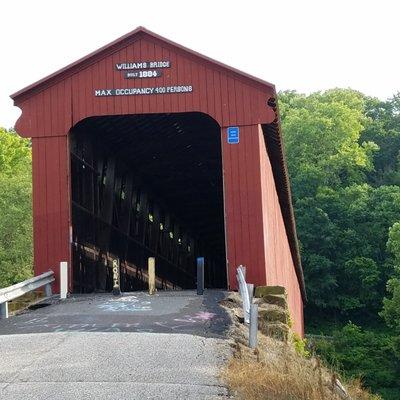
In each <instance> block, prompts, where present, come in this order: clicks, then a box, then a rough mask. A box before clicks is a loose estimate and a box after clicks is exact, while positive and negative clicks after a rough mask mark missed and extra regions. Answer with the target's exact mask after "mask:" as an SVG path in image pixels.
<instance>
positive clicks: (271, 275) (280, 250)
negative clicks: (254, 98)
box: [258, 126, 304, 335]
mask: <svg viewBox="0 0 400 400" xmlns="http://www.w3.org/2000/svg"><path fill="white" fill-rule="evenodd" d="M258 141H259V143H260V158H261V187H262V208H263V212H262V216H263V224H262V226H263V233H264V246H263V247H264V249H265V261H264V262H265V269H266V273H267V276H266V282H267V284H268V285H279V286H284V287H285V288H286V290H287V292H288V303H289V309H290V312H291V315H292V316H296V317H295V318H294V330H295V331H296V332H298V333H300V334H301V335H303V329H304V326H303V318H302V315H303V314H302V313H303V301H302V297H301V291H300V286H299V282H298V279H297V275H296V272H295V267H294V264H293V259H292V255H291V253H290V248H289V242H288V238H287V235H286V230H285V225H284V222H283V217H282V212H281V208H280V205H279V200H278V195H277V191H276V185H275V181H274V177H273V173H272V166H271V163H270V160H269V157H268V153H267V149H266V145H265V140H264V135H263V132H262V129H261V126H260V127H259V129H258Z"/></svg>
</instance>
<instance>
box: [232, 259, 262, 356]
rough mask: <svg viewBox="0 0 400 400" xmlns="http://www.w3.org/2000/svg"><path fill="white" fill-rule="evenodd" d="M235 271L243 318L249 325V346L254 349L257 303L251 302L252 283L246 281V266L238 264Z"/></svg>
mask: <svg viewBox="0 0 400 400" xmlns="http://www.w3.org/2000/svg"><path fill="white" fill-rule="evenodd" d="M236 271H237V275H236V277H237V280H238V284H239V293H240V297H241V298H242V303H243V318H244V322H245V323H246V324H248V325H249V347H250V348H252V349H255V348H256V347H257V332H258V305H257V304H254V303H253V292H254V285H253V284H252V283H247V282H246V268H245V267H244V266H243V265H239V267H237V270H236Z"/></svg>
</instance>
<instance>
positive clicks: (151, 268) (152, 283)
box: [147, 257, 156, 294]
mask: <svg viewBox="0 0 400 400" xmlns="http://www.w3.org/2000/svg"><path fill="white" fill-rule="evenodd" d="M147 270H148V271H147V272H148V273H149V294H154V293H155V292H156V259H155V258H154V257H149V258H148V260H147Z"/></svg>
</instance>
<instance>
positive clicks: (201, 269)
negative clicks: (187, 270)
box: [197, 257, 204, 296]
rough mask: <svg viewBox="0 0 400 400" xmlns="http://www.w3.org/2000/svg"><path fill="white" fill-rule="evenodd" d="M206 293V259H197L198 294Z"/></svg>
mask: <svg viewBox="0 0 400 400" xmlns="http://www.w3.org/2000/svg"><path fill="white" fill-rule="evenodd" d="M203 293H204V257H197V294H198V295H200V296H201V295H202V294H203Z"/></svg>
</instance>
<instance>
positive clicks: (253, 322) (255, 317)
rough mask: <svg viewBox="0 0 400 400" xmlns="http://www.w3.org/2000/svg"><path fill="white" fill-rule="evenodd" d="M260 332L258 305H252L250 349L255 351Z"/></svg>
mask: <svg viewBox="0 0 400 400" xmlns="http://www.w3.org/2000/svg"><path fill="white" fill-rule="evenodd" d="M257 332H258V305H257V304H250V329H249V347H250V348H251V349H255V348H256V347H257Z"/></svg>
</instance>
